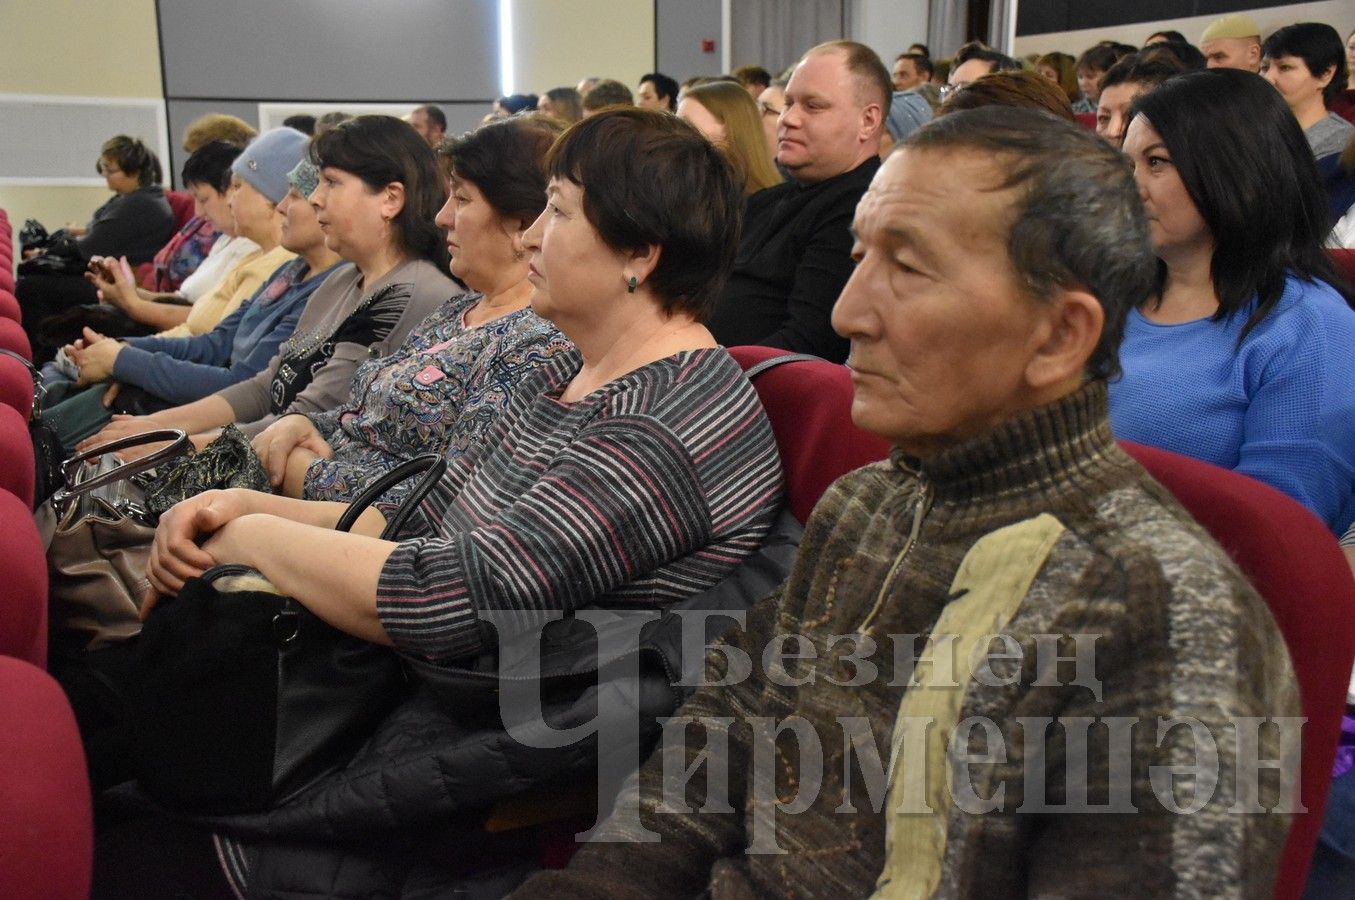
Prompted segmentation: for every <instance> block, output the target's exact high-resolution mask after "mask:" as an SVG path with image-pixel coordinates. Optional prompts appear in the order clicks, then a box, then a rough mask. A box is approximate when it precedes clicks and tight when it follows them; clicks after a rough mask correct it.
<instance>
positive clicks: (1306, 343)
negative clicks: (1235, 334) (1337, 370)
mask: <svg viewBox="0 0 1355 900" xmlns="http://www.w3.org/2000/svg"><path fill="white" fill-rule="evenodd" d="M1352 341H1355V310H1352V309H1351V308H1350V305H1349V304H1348V303H1346V299H1345V297H1343V296H1342V295H1341V293H1340V292H1339V291H1337V290H1336V288H1334V287H1332V286H1331V285H1330V284H1328V283H1327V282H1325V281H1321V280H1319V279H1307V278H1300V277H1298V276H1296V275H1292V274H1291V275H1288V276H1286V278H1285V285H1284V293H1283V294H1281V296H1280V300H1279V302H1277V303H1276V304H1275V308H1274V309H1272V310H1271V311H1270V314H1269V315H1267V316H1266V317H1265V318H1264V319H1262V320H1261V322H1260V323H1258V324H1257V326H1256V328H1254V329H1253V330H1252V333H1251V334H1249V335H1248V336H1247V338H1246V339H1245V340H1244V341H1243V344H1244V346H1245V345H1247V344H1251V345H1254V346H1258V347H1260V346H1269V347H1271V348H1272V349H1273V348H1276V347H1290V348H1293V349H1294V350H1295V352H1300V353H1304V354H1306V353H1309V352H1311V351H1312V350H1314V349H1315V348H1319V347H1322V346H1326V347H1333V348H1334V347H1345V348H1349V346H1350V343H1351V342H1352ZM1342 352H1345V351H1344V350H1343V351H1342Z"/></svg>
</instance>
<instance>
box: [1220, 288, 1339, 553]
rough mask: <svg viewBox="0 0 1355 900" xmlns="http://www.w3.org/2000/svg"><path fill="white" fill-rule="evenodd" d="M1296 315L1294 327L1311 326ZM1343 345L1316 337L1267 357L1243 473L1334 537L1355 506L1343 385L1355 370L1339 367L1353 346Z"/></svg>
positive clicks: (1335, 338)
mask: <svg viewBox="0 0 1355 900" xmlns="http://www.w3.org/2000/svg"><path fill="white" fill-rule="evenodd" d="M1289 316H1290V318H1291V319H1295V321H1294V322H1292V323H1291V324H1292V325H1293V326H1299V325H1301V324H1305V323H1307V321H1308V320H1305V319H1297V317H1295V316H1294V315H1293V313H1290V314H1289ZM1352 318H1355V317H1352ZM1314 324H1316V323H1314ZM1330 324H1335V323H1330ZM1353 333H1355V332H1353ZM1338 342H1340V336H1339V335H1336V334H1330V333H1329V334H1326V335H1317V334H1309V335H1305V336H1303V337H1302V340H1301V341H1299V342H1297V343H1295V344H1292V345H1290V347H1289V348H1287V349H1288V352H1286V353H1284V354H1278V353H1277V354H1275V355H1273V356H1271V357H1269V358H1267V359H1266V365H1265V370H1264V372H1263V373H1262V374H1261V376H1260V377H1259V378H1258V379H1257V381H1259V383H1258V384H1256V386H1255V388H1254V390H1253V392H1252V394H1251V397H1250V402H1249V403H1248V405H1247V411H1246V415H1245V417H1244V419H1243V435H1242V445H1241V447H1240V449H1239V454H1238V464H1237V471H1239V472H1241V473H1242V474H1244V475H1249V476H1251V477H1252V478H1255V479H1257V480H1259V481H1263V482H1265V483H1266V484H1269V485H1271V486H1273V487H1275V488H1278V489H1279V490H1281V491H1284V492H1285V493H1286V494H1288V495H1289V496H1291V497H1293V498H1294V499H1296V500H1298V501H1299V502H1300V503H1302V504H1303V505H1304V506H1306V507H1308V509H1310V510H1312V511H1313V512H1314V513H1315V514H1316V515H1317V516H1318V518H1320V519H1322V521H1324V522H1326V523H1327V527H1328V528H1330V529H1331V530H1332V532H1333V533H1339V532H1340V530H1341V529H1342V528H1344V527H1345V526H1347V525H1348V524H1349V520H1348V516H1349V514H1350V510H1351V509H1352V506H1353V505H1355V498H1353V497H1352V492H1355V418H1352V417H1351V415H1350V413H1349V398H1350V390H1351V387H1350V385H1349V383H1345V382H1344V380H1343V373H1344V370H1345V369H1346V368H1347V367H1348V365H1349V364H1348V363H1341V362H1338V360H1339V359H1340V355H1339V354H1340V353H1344V352H1347V349H1348V348H1343V349H1342V350H1340V351H1339V352H1338V351H1334V350H1333V349H1332V345H1334V344H1336V343H1338Z"/></svg>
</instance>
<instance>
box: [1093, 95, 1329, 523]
mask: <svg viewBox="0 0 1355 900" xmlns="http://www.w3.org/2000/svg"><path fill="white" fill-rule="evenodd" d="M1131 117H1132V118H1131V122H1130V124H1129V128H1128V130H1127V132H1126V134H1125V141H1124V150H1125V153H1126V155H1127V156H1128V157H1129V159H1130V161H1131V163H1132V164H1133V166H1134V170H1135V175H1136V178H1137V180H1138V184H1139V191H1140V194H1141V196H1142V197H1143V201H1144V205H1145V206H1146V208H1147V211H1148V218H1149V222H1150V224H1151V226H1152V241H1153V249H1154V251H1155V252H1156V254H1157V257H1158V260H1159V266H1158V290H1157V294H1156V295H1155V296H1154V297H1152V298H1151V299H1149V301H1148V302H1147V303H1145V304H1144V305H1143V306H1142V307H1140V308H1138V309H1135V310H1131V311H1130V314H1129V317H1128V320H1127V321H1126V324H1125V335H1124V345H1123V347H1122V349H1121V351H1120V361H1121V365H1122V367H1123V369H1124V376H1123V378H1122V379H1121V380H1119V381H1118V382H1116V383H1114V384H1112V385H1111V387H1110V403H1111V406H1110V413H1111V423H1112V426H1113V428H1114V429H1115V433H1116V436H1117V437H1120V438H1124V439H1127V440H1131V441H1137V442H1139V443H1144V444H1151V445H1153V446H1157V447H1163V448H1165V449H1167V450H1172V451H1175V452H1177V453H1181V454H1184V455H1186V456H1193V457H1195V458H1197V459H1203V460H1205V461H1206V462H1211V463H1214V464H1215V465H1219V466H1222V467H1224V468H1229V469H1235V470H1237V471H1239V472H1242V473H1243V474H1245V475H1250V476H1251V477H1253V478H1256V479H1258V480H1259V481H1264V482H1266V483H1268V484H1270V485H1273V486H1274V487H1276V488H1279V489H1280V490H1282V491H1284V492H1285V493H1287V494H1289V495H1290V496H1292V497H1294V498H1295V499H1296V500H1298V501H1299V502H1300V503H1302V504H1303V505H1305V506H1307V507H1308V508H1309V509H1311V510H1312V511H1313V512H1314V513H1316V514H1317V516H1318V517H1319V518H1321V519H1322V520H1323V521H1324V522H1326V523H1327V526H1328V527H1329V528H1331V529H1332V531H1333V532H1336V533H1338V534H1339V533H1341V532H1344V531H1345V529H1346V528H1347V526H1349V525H1350V523H1351V520H1352V519H1355V353H1352V352H1351V347H1352V346H1355V311H1352V308H1351V307H1352V305H1355V295H1353V294H1352V291H1351V288H1350V286H1349V285H1347V284H1346V283H1345V282H1344V279H1342V278H1341V276H1340V275H1339V274H1338V273H1337V271H1336V269H1335V267H1334V266H1333V264H1332V263H1331V261H1330V259H1329V257H1328V256H1327V254H1326V252H1325V251H1324V250H1323V248H1322V240H1323V238H1324V237H1325V235H1326V232H1327V221H1326V202H1325V200H1324V199H1323V197H1322V189H1321V186H1320V182H1319V179H1318V174H1317V170H1316V167H1315V164H1314V162H1313V157H1312V153H1311V152H1309V150H1308V144H1307V141H1306V140H1305V139H1304V137H1303V132H1302V131H1300V130H1299V127H1298V123H1297V122H1295V121H1294V117H1293V115H1292V114H1291V113H1290V112H1289V109H1288V107H1286V106H1285V104H1284V101H1283V100H1282V99H1281V98H1280V96H1279V95H1278V94H1277V93H1276V92H1275V91H1274V89H1273V88H1271V87H1270V85H1268V84H1267V83H1266V82H1265V81H1264V80H1263V79H1261V78H1260V77H1258V76H1256V75H1253V74H1251V73H1249V72H1241V71H1237V70H1232V69H1217V70H1211V71H1207V72H1196V73H1192V74H1189V75H1184V76H1181V77H1179V78H1174V79H1171V80H1170V81H1168V82H1166V83H1165V84H1163V85H1162V86H1160V87H1158V88H1157V89H1155V90H1153V91H1151V92H1150V93H1148V94H1145V95H1143V96H1141V97H1139V98H1138V100H1137V101H1136V102H1135V106H1134V109H1133V110H1132V111H1131Z"/></svg>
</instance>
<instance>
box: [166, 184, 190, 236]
mask: <svg viewBox="0 0 1355 900" xmlns="http://www.w3.org/2000/svg"><path fill="white" fill-rule="evenodd" d="M165 199H166V200H168V201H169V208H170V209H171V210H173V211H174V230H175V231H178V230H179V229H180V228H182V227H184V226H185V225H187V224H188V220H189V219H191V218H193V209H194V203H193V195H192V194H190V193H187V192H186V191H165Z"/></svg>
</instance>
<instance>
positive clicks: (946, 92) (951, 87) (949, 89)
mask: <svg viewBox="0 0 1355 900" xmlns="http://www.w3.org/2000/svg"><path fill="white" fill-rule="evenodd" d="M962 87H964V85H963V84H943V85H941V89H940V90H939V91H937V93H938V94H939V95H940V96H941V102H942V103H945V102H946V98H947V97H949V96H951V95H952V94H954V93H955V92H956V91H958V90H959V89H960V88H962Z"/></svg>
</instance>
